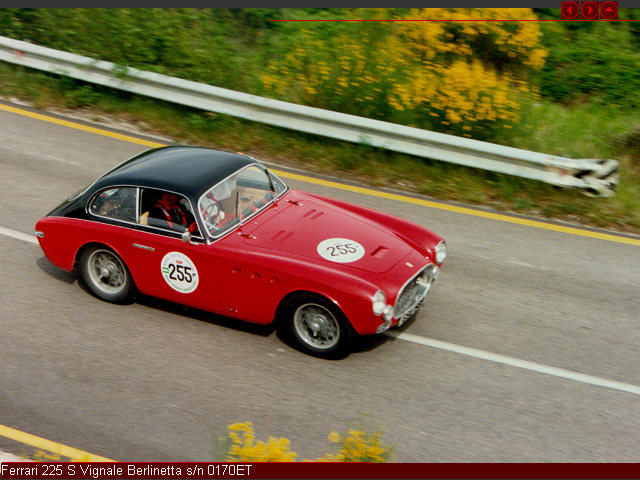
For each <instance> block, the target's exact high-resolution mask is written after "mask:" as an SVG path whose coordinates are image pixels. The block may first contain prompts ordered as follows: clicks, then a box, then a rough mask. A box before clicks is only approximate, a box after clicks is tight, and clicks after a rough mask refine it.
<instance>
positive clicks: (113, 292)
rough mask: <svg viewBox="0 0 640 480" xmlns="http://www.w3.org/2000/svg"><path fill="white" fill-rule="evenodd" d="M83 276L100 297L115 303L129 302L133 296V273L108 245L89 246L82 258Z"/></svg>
mask: <svg viewBox="0 0 640 480" xmlns="http://www.w3.org/2000/svg"><path fill="white" fill-rule="evenodd" d="M80 272H81V273H82V278H83V280H84V281H85V283H86V284H87V286H88V287H89V289H90V290H91V291H92V292H93V293H95V294H96V295H97V296H98V297H100V298H102V299H103V300H106V301H108V302H113V303H127V302H129V301H130V300H131V299H132V297H133V292H134V285H133V280H132V278H131V274H130V273H129V270H128V269H127V267H126V265H125V264H124V262H123V261H122V259H121V258H120V257H119V256H118V254H116V253H115V252H114V251H113V250H110V249H108V248H106V247H97V246H96V247H89V248H87V249H86V250H85V251H84V252H82V256H81V258H80Z"/></svg>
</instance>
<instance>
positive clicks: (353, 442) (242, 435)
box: [225, 422, 390, 463]
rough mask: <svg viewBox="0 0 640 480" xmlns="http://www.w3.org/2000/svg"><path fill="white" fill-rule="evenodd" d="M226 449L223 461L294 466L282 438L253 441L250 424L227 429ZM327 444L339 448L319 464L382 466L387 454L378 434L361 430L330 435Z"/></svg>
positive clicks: (292, 456)
mask: <svg viewBox="0 0 640 480" xmlns="http://www.w3.org/2000/svg"><path fill="white" fill-rule="evenodd" d="M228 430H229V440H230V446H229V450H228V452H227V454H226V457H225V461H229V462H295V461H296V457H297V456H298V455H297V454H296V453H295V452H292V451H291V450H290V449H289V447H290V442H289V440H288V439H286V438H279V439H276V438H274V437H269V439H268V440H267V442H266V443H265V442H261V441H256V437H255V433H254V430H253V424H252V423H251V422H245V423H234V424H233V425H229V427H228ZM329 440H330V441H331V442H333V443H336V444H338V445H339V448H340V449H339V451H338V453H335V454H331V453H328V454H326V455H325V456H324V457H322V458H319V459H317V460H316V461H319V462H377V463H381V462H385V461H387V460H388V459H389V457H390V450H389V449H388V448H387V447H385V446H384V445H383V444H382V433H380V432H374V433H372V434H370V435H368V434H367V433H366V432H365V431H364V430H362V429H351V430H349V431H348V432H347V433H346V434H345V435H341V434H339V433H338V432H335V431H334V432H331V433H330V434H329Z"/></svg>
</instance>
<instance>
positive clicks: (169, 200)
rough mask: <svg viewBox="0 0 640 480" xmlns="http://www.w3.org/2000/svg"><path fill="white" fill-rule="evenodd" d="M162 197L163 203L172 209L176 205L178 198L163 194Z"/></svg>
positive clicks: (170, 194)
mask: <svg viewBox="0 0 640 480" xmlns="http://www.w3.org/2000/svg"><path fill="white" fill-rule="evenodd" d="M162 196H163V197H164V201H165V202H166V203H167V204H168V205H170V206H172V207H174V206H176V205H177V204H178V196H177V195H174V194H173V193H163V194H162Z"/></svg>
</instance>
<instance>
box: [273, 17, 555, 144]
mask: <svg viewBox="0 0 640 480" xmlns="http://www.w3.org/2000/svg"><path fill="white" fill-rule="evenodd" d="M394 12H395V13H397V11H395V10H390V9H354V10H353V11H351V12H350V13H349V14H350V15H351V16H352V17H354V18H358V19H367V20H384V19H389V16H390V15H392V14H394ZM399 20H403V21H401V22H357V23H352V22H339V23H332V22H328V23H324V22H319V23H312V24H304V25H305V26H304V27H299V26H298V25H296V26H295V28H299V32H298V34H299V35H298V39H299V41H297V42H296V43H295V45H294V46H293V47H292V48H291V49H290V50H289V51H288V52H287V53H285V54H283V55H282V56H280V57H278V58H275V59H273V60H272V61H271V62H270V63H269V64H268V65H267V67H266V70H265V72H264V73H263V75H262V77H261V80H262V84H263V86H264V88H265V91H266V92H267V94H270V95H273V96H275V97H278V98H282V99H284V100H289V101H294V102H299V103H303V104H307V105H312V106H316V107H320V108H328V109H331V110H337V111H342V112H346V113H352V114H355V115H361V116H366V117H371V118H378V119H382V120H388V121H393V122H398V123H404V124H408V125H412V126H416V127H420V128H430V129H436V130H441V131H446V132H450V133H455V134H460V135H466V136H476V137H488V136H490V135H491V134H492V133H493V132H494V131H495V130H496V129H498V128H503V127H507V128H508V127H509V126H511V125H512V124H513V123H515V122H517V121H518V120H519V119H520V100H521V97H522V96H525V95H535V94H536V91H535V89H534V88H532V87H531V86H530V85H529V77H530V74H531V72H533V71H534V70H538V69H541V68H542V66H543V65H544V59H545V56H546V51H545V50H544V49H543V48H542V47H540V46H539V40H540V29H539V25H538V24H537V23H536V22H533V21H530V20H535V16H534V14H533V12H532V10H531V9H516V8H504V9H486V8H485V9H444V8H428V9H411V10H410V11H408V12H407V13H405V16H404V17H403V18H400V19H399ZM408 20H412V21H408ZM447 20H455V21H447ZM500 20H505V21H500ZM515 20H521V21H515Z"/></svg>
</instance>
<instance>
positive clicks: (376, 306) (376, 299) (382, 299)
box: [372, 290, 387, 315]
mask: <svg viewBox="0 0 640 480" xmlns="http://www.w3.org/2000/svg"><path fill="white" fill-rule="evenodd" d="M372 301H373V313H374V314H375V315H382V312H383V310H384V307H386V306H387V296H386V295H385V294H384V292H383V291H382V290H378V291H377V292H376V293H375V295H374V296H373V298H372Z"/></svg>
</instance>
